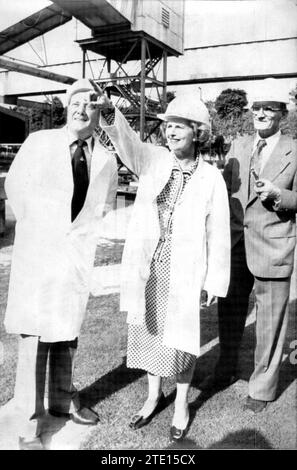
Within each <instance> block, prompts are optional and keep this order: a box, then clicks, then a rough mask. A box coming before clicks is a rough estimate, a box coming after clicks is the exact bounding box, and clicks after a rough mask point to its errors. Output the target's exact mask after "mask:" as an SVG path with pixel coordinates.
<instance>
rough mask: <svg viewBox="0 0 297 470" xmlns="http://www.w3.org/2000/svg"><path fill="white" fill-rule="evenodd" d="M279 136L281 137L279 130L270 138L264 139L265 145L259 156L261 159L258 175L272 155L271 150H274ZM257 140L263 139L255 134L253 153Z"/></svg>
mask: <svg viewBox="0 0 297 470" xmlns="http://www.w3.org/2000/svg"><path fill="white" fill-rule="evenodd" d="M280 136H281V131H280V130H279V131H277V132H276V133H275V134H273V135H272V136H270V137H267V138H266V139H264V140H265V141H266V145H265V147H263V149H262V151H261V154H260V155H261V159H260V162H261V168H260V171H259V174H261V172H262V171H263V168H264V166H265V165H266V163H267V161H268V160H269V157H270V155H271V154H272V152H273V150H274V149H275V147H276V145H277V143H278V141H279V139H280ZM259 140H263V137H260V136H259V134H257V135H256V138H255V141H254V147H253V152H254V151H255V150H256V147H257V145H258V142H259Z"/></svg>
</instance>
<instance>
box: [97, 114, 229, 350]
mask: <svg viewBox="0 0 297 470" xmlns="http://www.w3.org/2000/svg"><path fill="white" fill-rule="evenodd" d="M101 126H102V127H103V128H104V130H105V131H106V132H107V133H108V135H109V136H110V138H111V140H112V142H113V143H114V145H115V147H116V150H117V152H118V155H119V157H120V158H121V160H122V161H123V163H124V164H125V165H127V167H128V168H130V169H132V170H133V171H134V173H135V174H137V175H138V176H139V186H138V192H137V197H136V201H135V204H134V208H133V212H132V216H131V222H130V225H129V227H128V233H127V239H126V244H125V249H124V254H123V260H122V281H121V310H124V311H127V312H128V317H127V321H128V323H132V324H142V323H143V322H144V318H145V286H146V283H147V280H148V277H149V273H150V264H151V261H152V256H153V254H154V251H155V248H156V245H157V243H158V240H159V236H160V228H159V219H158V209H157V201H156V199H157V196H158V194H159V193H160V192H161V191H162V189H163V188H164V186H165V184H166V183H167V181H168V179H169V177H170V174H171V171H172V166H173V155H172V153H171V152H169V151H168V150H167V149H166V148H163V147H158V146H156V145H152V144H146V143H142V142H141V141H140V139H139V137H138V135H137V134H136V133H135V132H134V131H133V130H132V129H131V128H130V126H129V124H128V123H127V121H126V120H125V118H124V117H123V115H122V114H121V113H120V111H119V110H116V116H115V122H114V125H112V126H107V125H106V123H105V122H104V120H103V118H102V117H101ZM229 277H230V228H229V205H228V197H227V190H226V186H225V182H224V180H223V177H222V175H221V174H220V172H219V170H218V169H217V168H215V167H212V166H211V165H209V164H208V163H206V162H204V161H203V159H202V158H201V159H200V161H199V165H198V168H197V171H196V172H195V173H194V174H193V176H192V177H191V179H190V181H189V182H188V184H187V186H186V188H185V190H184V192H183V194H182V197H181V198H180V199H179V201H178V203H177V206H176V208H175V212H174V219H173V232H172V251H171V271H170V287H169V302H168V309H167V314H166V322H165V329H164V338H163V342H164V344H165V345H166V346H168V347H171V348H176V349H180V350H182V351H187V352H189V353H192V354H195V355H197V356H198V355H199V351H200V318H199V305H200V293H201V290H202V289H206V290H207V291H208V292H210V293H212V294H214V295H217V296H221V297H224V296H225V295H226V293H227V289H228V285H229Z"/></svg>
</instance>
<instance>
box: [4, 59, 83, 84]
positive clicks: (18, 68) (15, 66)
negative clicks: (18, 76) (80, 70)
mask: <svg viewBox="0 0 297 470" xmlns="http://www.w3.org/2000/svg"><path fill="white" fill-rule="evenodd" d="M0 67H2V68H4V69H7V70H10V71H12V72H20V73H24V74H26V75H33V76H34V77H39V78H45V79H47V80H53V81H54V82H60V83H66V84H67V85H71V84H72V83H73V82H75V81H76V80H77V79H76V78H73V77H68V76H67V75H60V74H58V73H53V72H48V71H47V70H40V69H38V68H36V67H30V66H28V65H24V64H20V63H17V62H14V61H11V60H7V59H3V57H0Z"/></svg>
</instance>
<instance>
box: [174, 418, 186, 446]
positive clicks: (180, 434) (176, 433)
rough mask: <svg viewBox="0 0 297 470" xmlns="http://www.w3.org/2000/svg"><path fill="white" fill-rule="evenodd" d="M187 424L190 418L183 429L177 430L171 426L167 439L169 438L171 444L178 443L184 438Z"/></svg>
mask: <svg viewBox="0 0 297 470" xmlns="http://www.w3.org/2000/svg"><path fill="white" fill-rule="evenodd" d="M189 422H190V417H189V419H188V422H187V425H186V427H185V429H179V428H176V427H175V426H171V428H170V435H169V438H170V441H171V442H180V441H182V440H183V438H184V437H185V435H186V434H187V432H188V429H189Z"/></svg>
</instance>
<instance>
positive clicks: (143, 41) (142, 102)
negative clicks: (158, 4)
mask: <svg viewBox="0 0 297 470" xmlns="http://www.w3.org/2000/svg"><path fill="white" fill-rule="evenodd" d="M145 59H146V39H145V38H141V74H140V77H141V78H140V139H141V140H142V141H144V128H145Z"/></svg>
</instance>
